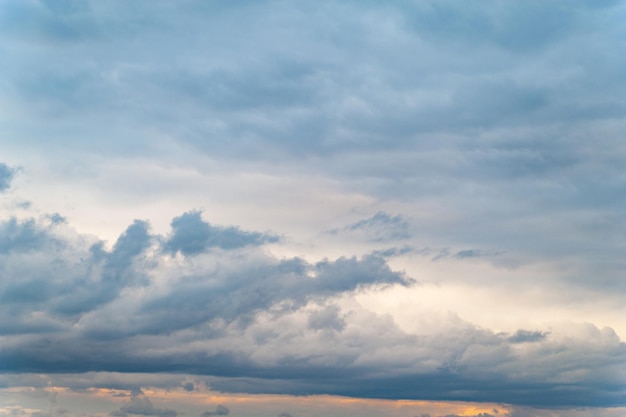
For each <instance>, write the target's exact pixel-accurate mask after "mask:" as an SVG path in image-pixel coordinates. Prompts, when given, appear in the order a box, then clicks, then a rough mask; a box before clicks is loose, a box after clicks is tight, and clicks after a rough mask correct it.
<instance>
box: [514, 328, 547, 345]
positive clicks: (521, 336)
mask: <svg viewBox="0 0 626 417" xmlns="http://www.w3.org/2000/svg"><path fill="white" fill-rule="evenodd" d="M548 334H549V333H548V332H540V331H531V330H523V329H520V330H518V331H516V332H515V334H513V335H512V336H510V337H509V338H508V339H507V340H508V341H509V342H511V343H529V342H530V343H532V342H538V341H540V340H543V339H545V338H546V337H547V336H548Z"/></svg>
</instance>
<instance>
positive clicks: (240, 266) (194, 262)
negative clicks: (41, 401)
mask: <svg viewBox="0 0 626 417" xmlns="http://www.w3.org/2000/svg"><path fill="white" fill-rule="evenodd" d="M2 227H4V228H7V230H14V231H17V232H14V233H13V235H16V236H21V235H22V234H24V235H25V236H31V237H32V238H29V239H13V240H10V239H9V240H8V241H7V242H8V243H6V245H5V246H6V247H7V250H4V251H3V252H2V253H0V257H1V258H0V260H1V262H0V265H1V266H2V268H3V270H2V274H1V275H0V297H1V299H2V300H3V302H2V305H1V307H0V309H1V310H2V312H3V313H2V317H4V319H3V320H2V321H1V322H0V324H1V326H0V331H1V332H2V337H3V349H2V352H0V366H1V369H2V371H4V372H12V373H15V372H37V373H45V372H55V373H58V372H72V373H75V372H88V371H113V372H129V371H132V372H143V373H151V372H160V373H162V372H176V373H192V374H199V375H205V376H207V377H211V378H213V379H211V380H209V381H208V383H209V385H210V386H211V387H213V388H214V389H217V390H220V391H233V392H258V393H288V394H298V395H300V394H336V395H345V396H358V397H374V398H391V399H397V398H413V399H434V400H462V401H470V400H471V401H475V400H479V401H495V400H498V401H504V402H510V403H516V404H533V405H559V404H561V405H563V404H567V405H594V404H605V405H606V404H612V405H617V404H622V398H623V397H621V396H620V395H621V394H620V392H621V391H620V388H619V387H620V386H621V384H622V382H623V381H622V379H621V376H620V375H622V372H623V363H626V347H625V345H624V343H623V342H622V341H621V340H620V339H619V337H617V335H616V334H615V333H614V332H613V331H612V330H611V329H599V328H596V327H594V326H587V327H584V326H583V327H581V328H580V329H579V330H577V332H578V335H577V336H574V337H572V336H571V335H570V336H568V337H563V336H559V335H555V334H551V336H550V337H546V336H547V333H544V332H540V331H529V330H519V331H517V332H516V333H515V334H513V335H512V336H508V337H503V335H502V334H497V333H494V332H492V331H490V330H488V329H482V328H479V327H477V326H475V325H473V324H471V323H469V322H465V321H462V320H459V319H454V320H451V321H450V322H448V323H445V322H442V323H440V326H441V329H440V331H437V332H434V333H432V334H424V335H416V334H410V333H407V332H405V331H403V330H401V329H400V328H399V327H398V326H397V325H396V324H395V323H394V321H393V319H392V318H391V317H389V316H385V315H378V314H375V313H372V312H370V311H368V310H367V309H366V308H363V307H362V306H359V305H354V304H352V305H351V306H350V307H347V306H342V305H340V304H337V302H338V301H337V300H339V299H340V298H341V297H350V296H351V295H352V294H354V293H355V292H358V291H360V290H361V289H364V288H378V287H380V286H391V285H401V286H406V285H411V282H412V280H411V279H410V278H409V277H407V276H406V275H405V274H403V273H401V272H396V271H394V270H392V269H391V268H390V267H389V265H388V264H387V263H386V261H385V260H384V258H381V257H378V256H375V255H366V256H363V257H361V258H357V257H349V258H338V259H335V260H326V259H325V260H321V261H318V262H307V261H305V260H303V259H300V258H285V259H276V258H274V257H273V256H271V255H269V254H267V253H265V252H264V251H262V250H259V248H257V247H255V246H250V247H247V248H246V249H245V250H240V251H219V252H215V253H214V252H212V251H207V252H203V253H198V254H196V255H194V256H193V257H189V258H187V257H180V258H172V257H170V256H169V255H167V254H164V251H163V248H162V245H164V243H163V242H167V239H163V237H161V236H154V235H152V234H151V233H150V229H149V227H148V225H147V223H146V222H143V221H135V222H134V223H133V224H131V225H130V226H129V227H128V228H127V229H126V231H124V232H123V233H122V234H121V235H120V237H119V238H118V239H117V241H116V242H115V244H114V245H113V246H112V248H111V249H110V250H107V249H105V246H104V245H103V243H102V242H98V241H97V240H95V239H94V238H89V237H85V236H81V235H78V234H75V233H74V234H71V233H70V232H71V229H69V226H68V225H67V224H66V223H51V222H49V221H46V222H44V223H41V222H38V221H35V220H33V219H30V220H24V221H18V220H16V219H10V220H8V221H6V222H5V223H4V224H3V226H2ZM22 229H23V230H25V231H27V232H23V231H21V230H22ZM7 234H8V235H11V234H9V233H7ZM33 236H34V237H33ZM24 242H29V243H28V244H25V243H24ZM33 242H37V244H34V243H33ZM89 242H91V243H89ZM581 357H588V358H593V360H591V359H590V360H586V361H580V358H581ZM572 370H575V372H572ZM599 380H602V381H603V385H602V386H598V385H596V384H597V381H599ZM170 384H172V385H171V386H178V387H180V386H183V387H184V389H186V390H193V389H194V385H193V384H192V383H190V382H189V381H182V380H180V379H178V380H175V381H172V382H170ZM135 386H137V385H135ZM606 386H610V387H612V388H611V389H604V388H603V387H606ZM572 390H575V392H576V395H572V392H573V391H572ZM219 410H222V411H221V412H223V409H219ZM219 410H216V411H215V412H218V411H219ZM117 412H118V413H119V414H120V415H123V414H124V415H130V414H143V415H157V416H161V417H173V416H174V415H175V411H172V410H168V409H157V408H154V407H152V405H151V403H150V401H149V400H148V399H147V398H145V396H142V395H141V392H140V391H136V392H135V393H134V394H133V397H132V401H131V403H129V404H127V405H125V406H123V407H121V408H120V409H119V410H118V411H117ZM215 415H220V414H215ZM222 415H223V414H222Z"/></svg>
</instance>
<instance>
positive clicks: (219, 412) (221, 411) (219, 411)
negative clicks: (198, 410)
mask: <svg viewBox="0 0 626 417" xmlns="http://www.w3.org/2000/svg"><path fill="white" fill-rule="evenodd" d="M229 413H230V410H229V409H228V408H227V407H224V406H223V405H221V404H218V405H217V407H215V411H205V412H204V413H202V417H210V416H227V415H228V414H229Z"/></svg>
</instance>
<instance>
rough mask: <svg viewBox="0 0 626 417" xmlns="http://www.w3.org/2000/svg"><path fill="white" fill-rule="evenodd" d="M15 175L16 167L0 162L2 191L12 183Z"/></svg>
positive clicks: (0, 188)
mask: <svg viewBox="0 0 626 417" xmlns="http://www.w3.org/2000/svg"><path fill="white" fill-rule="evenodd" d="M14 175H15V169H13V168H10V167H9V166H7V165H6V164H4V163H2V162H0V192H2V191H5V190H6V189H7V188H9V187H10V185H11V180H12V179H13V176H14Z"/></svg>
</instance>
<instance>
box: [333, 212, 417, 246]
mask: <svg viewBox="0 0 626 417" xmlns="http://www.w3.org/2000/svg"><path fill="white" fill-rule="evenodd" d="M409 230H410V226H409V223H408V222H407V221H406V219H404V218H403V217H402V216H399V215H396V216H391V215H389V214H388V213H385V212H383V211H379V212H378V213H376V214H374V215H373V216H372V217H368V218H366V219H363V220H359V221H357V222H355V223H352V224H350V225H347V226H345V227H343V228H342V229H334V230H331V231H330V233H332V234H337V233H339V232H343V233H351V234H355V233H356V234H363V235H365V237H366V239H368V240H373V241H375V242H382V241H389V240H398V239H407V238H409V237H410V233H409Z"/></svg>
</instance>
